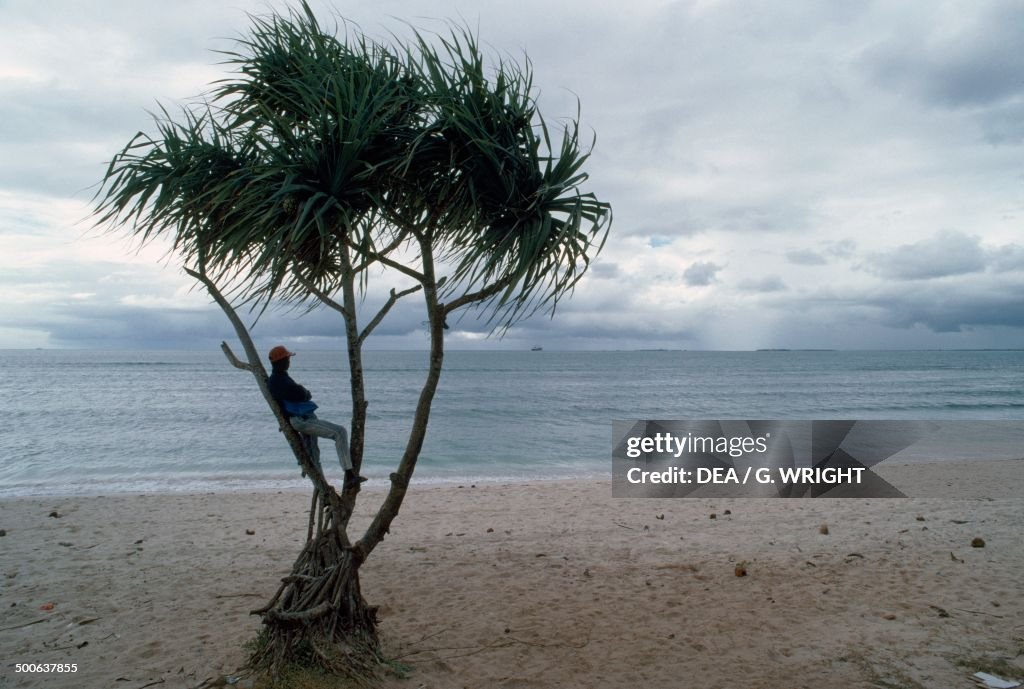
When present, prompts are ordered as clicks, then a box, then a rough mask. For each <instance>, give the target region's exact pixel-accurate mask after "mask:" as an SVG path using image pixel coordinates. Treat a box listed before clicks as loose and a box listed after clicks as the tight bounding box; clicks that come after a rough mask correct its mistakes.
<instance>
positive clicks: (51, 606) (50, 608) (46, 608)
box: [39, 603, 56, 610]
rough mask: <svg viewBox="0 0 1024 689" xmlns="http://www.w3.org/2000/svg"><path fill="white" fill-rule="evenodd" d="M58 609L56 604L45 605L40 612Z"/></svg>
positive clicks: (40, 607) (41, 606)
mask: <svg viewBox="0 0 1024 689" xmlns="http://www.w3.org/2000/svg"><path fill="white" fill-rule="evenodd" d="M55 607H56V604H55V603H43V604H42V605H40V606H39V609H40V610H53V609H54V608H55Z"/></svg>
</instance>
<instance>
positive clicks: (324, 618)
mask: <svg viewBox="0 0 1024 689" xmlns="http://www.w3.org/2000/svg"><path fill="white" fill-rule="evenodd" d="M324 497H325V496H323V495H321V493H320V491H319V490H317V491H314V494H313V503H312V505H311V507H310V514H309V528H308V531H307V539H306V545H305V547H304V548H303V549H302V552H301V553H300V554H299V557H298V558H297V559H296V560H295V564H294V565H292V573H291V574H290V575H289V576H287V577H285V578H284V579H282V583H281V586H280V588H278V590H277V593H276V594H275V595H274V597H273V598H272V599H271V600H270V602H269V603H267V605H265V606H264V607H263V608H261V609H259V610H254V611H253V614H258V615H260V616H262V618H263V624H264V631H263V633H262V634H261V635H260V638H259V640H258V643H257V646H256V648H255V650H254V652H253V654H252V656H251V658H250V666H251V667H253V668H254V669H256V670H259V671H264V672H269V673H270V674H271V675H272V676H278V675H279V674H280V673H281V671H282V670H285V669H286V668H287V667H288V666H289V665H293V664H294V665H298V666H302V667H307V668H308V667H321V668H323V669H325V670H328V671H330V672H332V673H336V674H339V675H342V676H346V677H349V678H350V679H353V680H356V681H359V680H365V679H367V678H369V677H371V676H373V675H374V674H375V673H376V670H377V669H378V667H379V664H380V660H381V655H380V652H379V648H378V640H377V609H376V608H375V607H372V606H370V605H368V604H367V602H366V600H365V599H364V598H363V594H362V592H361V590H360V587H359V568H360V567H361V566H362V564H363V559H362V557H361V555H360V552H359V551H358V550H356V549H353V548H352V547H350V546H346V545H345V543H346V542H347V539H346V537H345V535H344V533H343V531H342V530H341V528H340V527H339V525H338V519H337V517H338V516H339V515H338V514H337V513H336V512H335V508H334V507H332V503H336V502H337V496H336V495H334V496H330V495H328V496H326V498H327V499H326V500H325V499H324Z"/></svg>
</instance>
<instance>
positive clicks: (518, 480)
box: [0, 457, 1024, 504]
mask: <svg viewBox="0 0 1024 689" xmlns="http://www.w3.org/2000/svg"><path fill="white" fill-rule="evenodd" d="M963 466H972V467H982V466H984V467H985V469H984V471H985V472H986V473H988V472H991V469H992V468H993V467H1003V468H1004V469H1005V473H1006V474H1007V478H1008V479H1009V480H1008V481H1006V482H991V481H990V482H989V483H988V484H987V489H986V490H988V491H989V492H994V493H996V495H991V496H990V497H1006V498H1013V497H1017V496H1018V495H1024V492H1022V491H1018V490H1015V485H1014V483H1013V481H1014V480H1016V481H1019V482H1020V484H1019V488H1021V489H1024V457H1020V458H1014V459H996V460H983V459H972V460H962V459H944V460H933V461H927V462H926V461H900V460H897V461H891V462H890V461H885V462H880V463H879V464H876V465H874V466H873V467H870V470H871V471H873V472H874V473H876V474H878V475H879V476H880V477H881V478H883V479H885V480H886V481H888V482H889V483H891V484H893V485H894V486H895V487H896V488H898V489H900V490H901V491H903V492H904V493H906V494H907V497H951V498H971V497H978V491H977V490H976V489H975V488H970V487H969V486H966V485H965V486H963V487H968V488H970V490H968V491H967V493H966V494H963V495H952V494H950V492H949V491H945V492H943V491H942V490H941V489H940V486H939V484H938V483H937V482H939V481H945V482H946V483H948V482H949V481H952V480H957V479H958V478H959V477H960V476H961V475H962V467H963ZM926 467H930V469H925V468H926ZM334 468H335V467H333V466H332V467H330V468H329V469H328V477H327V478H328V480H332V477H333V474H332V472H333V471H334ZM922 469H924V471H925V472H926V473H928V474H929V475H928V477H927V481H926V482H925V483H924V484H920V485H919V484H918V483H917V479H918V478H919V475H920V472H921V470H922ZM1017 469H1019V474H1017V475H1014V471H1015V470H1017ZM249 480H252V477H250V479H249ZM257 480H258V481H265V482H268V483H273V484H274V485H272V486H269V487H262V486H259V487H257V488H255V489H254V488H253V487H252V486H244V485H238V486H237V487H234V486H233V487H226V485H225V484H224V483H223V482H219V483H218V482H211V483H210V484H204V485H202V486H200V487H195V488H191V487H189V488H185V489H182V490H166V489H164V490H137V489H132V490H101V489H96V490H95V491H93V490H88V491H86V492H71V491H68V492H55V493H28V494H24V495H4V494H0V504H3V503H4V502H5V501H8V500H29V499H46V498H106V497H125V496H133V495H135V496H142V495H149V496H157V495H245V494H262V495H273V494H277V493H282V492H284V493H307V492H308V491H309V484H308V482H307V480H306V479H302V478H293V479H283V480H280V481H278V480H276V479H270V480H264V479H257ZM244 481H245V479H242V478H238V479H232V480H231V483H232V484H235V483H237V484H242V483H243V482H244ZM601 481H604V482H606V483H607V484H608V486H609V490H610V487H611V467H610V466H609V467H607V469H606V470H604V471H589V472H586V473H581V474H579V475H559V476H553V477H531V478H525V477H515V476H498V477H494V476H475V477H473V476H467V477H459V478H451V479H449V478H444V477H438V478H435V477H426V478H420V479H418V478H415V477H414V478H413V481H412V484H411V485H413V486H416V487H420V488H459V487H463V486H468V485H473V484H477V485H482V486H506V485H530V484H534V483H539V484H544V483H579V482H595V483H599V482H601ZM388 486H389V482H388V480H387V479H384V478H371V479H370V481H369V482H367V483H366V484H364V486H363V490H364V491H365V492H377V491H384V490H387V488H388ZM922 487H923V488H924V489H925V491H926V492H924V493H922V492H921V490H922ZM947 487H949V486H947ZM959 488H961V487H958V488H957V489H958V490H959ZM982 492H984V491H982ZM694 497H701V496H700V495H699V494H698V495H695V496H694ZM745 499H749V498H745Z"/></svg>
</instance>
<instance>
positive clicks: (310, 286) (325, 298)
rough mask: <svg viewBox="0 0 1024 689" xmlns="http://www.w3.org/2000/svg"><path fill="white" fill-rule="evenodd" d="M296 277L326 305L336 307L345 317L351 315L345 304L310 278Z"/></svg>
mask: <svg viewBox="0 0 1024 689" xmlns="http://www.w3.org/2000/svg"><path fill="white" fill-rule="evenodd" d="M295 279H296V280H298V281H299V282H300V283H301V284H302V286H303V287H305V288H306V289H308V290H309V291H310V292H312V293H313V296H315V297H316V298H317V299H319V300H320V301H322V302H323V303H324V305H325V306H329V307H330V308H332V309H334V310H335V311H337V312H338V313H340V314H341V315H342V316H344V317H345V318H348V317H349V316H348V311H346V310H345V307H344V306H342V305H341V304H339V303H338V302H336V301H334V300H333V299H331V298H330V297H328V296H327V294H326V293H325V292H322V291H320V290H319V289H318V288H317V287H316V285H314V284H313V283H312V282H309V281H308V280H306V278H304V277H302V276H301V275H296V276H295Z"/></svg>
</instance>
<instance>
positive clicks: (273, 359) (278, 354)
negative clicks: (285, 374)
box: [270, 345, 295, 364]
mask: <svg viewBox="0 0 1024 689" xmlns="http://www.w3.org/2000/svg"><path fill="white" fill-rule="evenodd" d="M290 356H295V352H289V351H288V349H287V348H286V347H285V346H284V345H277V346H276V347H274V348H273V349H271V350H270V363H272V364H276V363H277V362H278V361H280V360H281V359H287V358H288V357H290Z"/></svg>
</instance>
